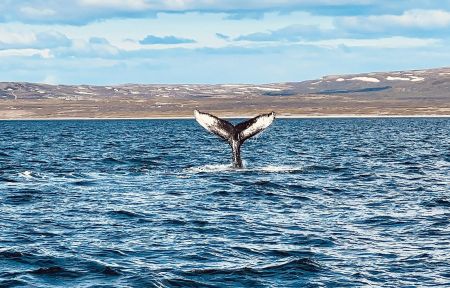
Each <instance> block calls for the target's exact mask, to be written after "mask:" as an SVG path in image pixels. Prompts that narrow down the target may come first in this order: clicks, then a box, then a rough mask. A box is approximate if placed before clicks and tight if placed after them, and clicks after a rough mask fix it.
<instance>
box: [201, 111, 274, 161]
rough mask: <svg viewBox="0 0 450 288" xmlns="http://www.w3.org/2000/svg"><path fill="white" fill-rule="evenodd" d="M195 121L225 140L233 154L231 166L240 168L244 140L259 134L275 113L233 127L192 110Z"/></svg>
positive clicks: (218, 119) (206, 114) (224, 121)
mask: <svg viewBox="0 0 450 288" xmlns="http://www.w3.org/2000/svg"><path fill="white" fill-rule="evenodd" d="M194 116H195V120H197V122H198V123H199V124H200V125H201V126H202V127H203V128H205V129H206V130H208V131H209V132H211V133H213V134H216V135H217V136H219V137H220V138H222V139H223V140H226V141H227V142H228V143H229V144H230V146H231V150H232V152H233V166H234V167H236V168H242V159H241V146H242V144H243V143H244V141H245V140H247V139H249V138H251V137H253V136H255V135H256V134H258V133H260V132H261V131H263V130H264V129H266V128H267V127H269V125H270V124H272V122H273V120H274V119H275V112H271V113H268V114H261V115H259V116H256V117H254V118H252V119H249V120H247V121H244V122H242V123H239V124H237V125H236V126H234V125H233V124H231V123H230V122H228V121H226V120H223V119H220V118H218V117H216V116H214V115H211V114H208V113H203V112H200V111H198V110H194Z"/></svg>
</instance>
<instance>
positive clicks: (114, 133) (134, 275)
mask: <svg viewBox="0 0 450 288" xmlns="http://www.w3.org/2000/svg"><path fill="white" fill-rule="evenodd" d="M234 122H239V120H236V121H234ZM242 158H243V159H244V165H245V168H244V169H233V168H231V149H230V148H229V146H228V144H227V143H226V142H222V141H221V140H220V139H219V138H217V137H216V136H214V135H212V134H208V133H207V132H206V130H204V129H203V128H202V127H200V126H199V125H198V124H197V123H196V122H195V121H194V120H84V121H83V120H77V121H73V120H72V121H0V286H1V287H14V286H26V287H61V286H63V287H437V286H439V287H445V286H446V287H450V118H373V119H369V118H368V119H364V118H361V119H351V118H349V119H332V118H330V119H277V120H275V122H274V123H273V124H272V126H271V127H269V128H268V129H267V130H266V131H264V132H263V133H262V134H260V135H258V137H255V138H251V139H250V140H248V141H247V142H246V143H245V144H244V145H243V147H242Z"/></svg>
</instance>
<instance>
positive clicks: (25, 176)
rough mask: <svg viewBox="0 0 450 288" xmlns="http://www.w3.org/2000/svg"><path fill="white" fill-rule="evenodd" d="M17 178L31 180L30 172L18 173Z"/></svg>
mask: <svg viewBox="0 0 450 288" xmlns="http://www.w3.org/2000/svg"><path fill="white" fill-rule="evenodd" d="M19 176H21V177H24V178H27V179H30V178H33V175H32V174H31V171H28V170H26V171H23V172H20V173H19Z"/></svg>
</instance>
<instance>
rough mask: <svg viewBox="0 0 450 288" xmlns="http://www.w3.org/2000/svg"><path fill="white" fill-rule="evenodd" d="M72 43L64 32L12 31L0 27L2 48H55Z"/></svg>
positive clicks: (0, 45) (0, 46) (0, 47)
mask: <svg viewBox="0 0 450 288" xmlns="http://www.w3.org/2000/svg"><path fill="white" fill-rule="evenodd" d="M70 43H71V41H70V39H68V38H67V37H66V36H65V35H64V34H62V33H59V32H57V31H45V32H34V31H30V30H17V31H11V30H8V29H2V28H0V50H5V49H27V48H35V49H44V48H55V47H61V46H69V45H70Z"/></svg>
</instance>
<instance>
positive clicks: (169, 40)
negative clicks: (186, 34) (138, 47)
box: [139, 35, 195, 45]
mask: <svg viewBox="0 0 450 288" xmlns="http://www.w3.org/2000/svg"><path fill="white" fill-rule="evenodd" d="M139 43H140V44H143V45H155V44H186V43H195V40H193V39H187V38H180V37H176V36H162V37H159V36H154V35H148V36H146V37H145V38H144V39H142V40H140V41H139Z"/></svg>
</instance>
